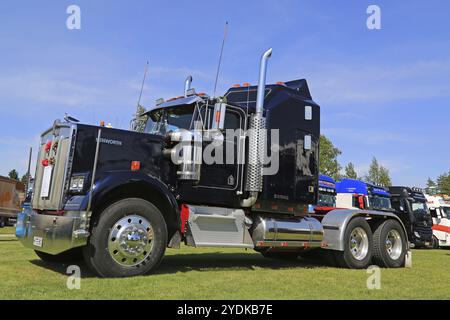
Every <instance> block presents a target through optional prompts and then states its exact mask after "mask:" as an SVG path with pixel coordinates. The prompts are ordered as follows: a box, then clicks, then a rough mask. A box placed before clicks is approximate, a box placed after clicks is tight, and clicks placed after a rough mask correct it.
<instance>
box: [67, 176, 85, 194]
mask: <svg viewBox="0 0 450 320" xmlns="http://www.w3.org/2000/svg"><path fill="white" fill-rule="evenodd" d="M83 187H84V176H76V177H72V179H70V187H69V190H70V191H77V192H80V191H83Z"/></svg>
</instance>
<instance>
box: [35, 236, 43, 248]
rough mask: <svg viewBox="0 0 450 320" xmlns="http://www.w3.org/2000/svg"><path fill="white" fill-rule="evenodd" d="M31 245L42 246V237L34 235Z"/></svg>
mask: <svg viewBox="0 0 450 320" xmlns="http://www.w3.org/2000/svg"><path fill="white" fill-rule="evenodd" d="M33 245H34V246H35V247H39V248H41V247H42V237H34V238H33Z"/></svg>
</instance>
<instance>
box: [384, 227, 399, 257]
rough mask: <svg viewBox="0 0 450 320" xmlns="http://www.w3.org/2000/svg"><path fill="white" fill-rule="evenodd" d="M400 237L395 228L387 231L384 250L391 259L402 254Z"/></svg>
mask: <svg viewBox="0 0 450 320" xmlns="http://www.w3.org/2000/svg"><path fill="white" fill-rule="evenodd" d="M402 245H403V244H402V238H401V236H400V233H398V231H397V230H391V231H389V233H388V235H387V238H386V252H387V253H388V255H389V257H390V258H391V259H392V260H397V259H398V258H400V256H401V254H402Z"/></svg>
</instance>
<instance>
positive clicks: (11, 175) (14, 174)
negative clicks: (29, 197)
mask: <svg viewBox="0 0 450 320" xmlns="http://www.w3.org/2000/svg"><path fill="white" fill-rule="evenodd" d="M8 178H10V179H13V180H19V172H17V170H16V169H12V170H11V171H10V172H9V173H8ZM20 181H21V182H22V183H24V184H27V181H28V174H26V173H25V174H24V175H23V176H22V178H21V179H20Z"/></svg>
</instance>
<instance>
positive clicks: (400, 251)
mask: <svg viewBox="0 0 450 320" xmlns="http://www.w3.org/2000/svg"><path fill="white" fill-rule="evenodd" d="M407 243H408V242H407V240H406V235H405V232H404V231H403V228H402V226H401V225H400V223H398V222H397V221H395V220H392V219H389V220H386V221H384V222H382V223H380V224H379V226H378V227H377V228H376V230H375V232H374V234H373V247H374V253H373V261H374V263H375V264H376V265H378V266H379V267H384V268H400V267H401V266H403V265H404V263H405V256H406V250H407V249H406V247H407Z"/></svg>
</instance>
